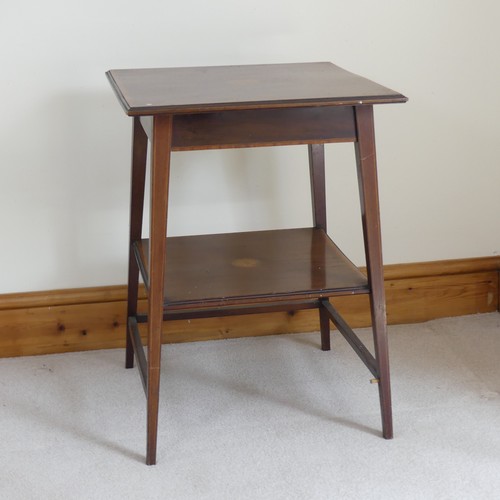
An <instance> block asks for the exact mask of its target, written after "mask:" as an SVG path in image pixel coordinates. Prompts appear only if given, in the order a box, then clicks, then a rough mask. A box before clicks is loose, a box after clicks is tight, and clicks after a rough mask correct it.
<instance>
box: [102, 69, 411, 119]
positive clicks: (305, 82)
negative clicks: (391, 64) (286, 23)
mask: <svg viewBox="0 0 500 500" xmlns="http://www.w3.org/2000/svg"><path fill="white" fill-rule="evenodd" d="M106 75H107V77H108V79H109V81H110V83H111V85H112V87H113V90H114V91H115V93H116V95H117V97H118V99H119V101H120V103H121V104H122V106H123V108H124V110H125V112H126V113H127V115H129V116H144V115H156V114H164V113H172V114H178V113H200V112H208V111H229V110H243V109H261V108H283V107H302V106H347V105H349V106H352V105H359V104H383V103H394V102H406V101H407V98H406V97H405V96H403V95H402V94H399V93H398V92H395V91H394V90H391V89H389V88H386V87H383V86H382V85H379V84H377V83H375V82H373V81H371V80H368V79H366V78H363V77H361V76H358V75H355V74H354V73H351V72H349V71H346V70H344V69H342V68H340V67H338V66H336V65H334V64H332V63H330V62H316V63H292V64H262V65H245V66H208V67H186V68H150V69H115V70H110V71H108V72H107V73H106Z"/></svg>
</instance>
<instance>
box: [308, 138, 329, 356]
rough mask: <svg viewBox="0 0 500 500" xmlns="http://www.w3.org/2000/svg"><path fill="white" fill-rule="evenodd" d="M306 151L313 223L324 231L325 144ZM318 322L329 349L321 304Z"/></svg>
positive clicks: (325, 345)
mask: <svg viewBox="0 0 500 500" xmlns="http://www.w3.org/2000/svg"><path fill="white" fill-rule="evenodd" d="M308 152H309V175H310V178H311V202H312V209H313V225H314V227H317V228H321V229H323V230H324V231H325V232H326V188H325V145H324V144H309V145H308ZM326 300H328V299H326ZM319 324H320V330H321V349H322V350H323V351H329V350H330V318H329V316H328V314H327V312H326V311H325V310H324V308H323V307H322V306H321V305H320V307H319Z"/></svg>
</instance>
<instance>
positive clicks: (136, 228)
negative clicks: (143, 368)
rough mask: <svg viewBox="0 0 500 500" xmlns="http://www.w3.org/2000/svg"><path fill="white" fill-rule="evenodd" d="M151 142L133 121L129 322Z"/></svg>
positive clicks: (128, 357)
mask: <svg viewBox="0 0 500 500" xmlns="http://www.w3.org/2000/svg"><path fill="white" fill-rule="evenodd" d="M147 150H148V138H147V136H146V133H145V132H144V129H143V128H142V125H141V123H140V120H139V118H134V125H133V131H132V174H131V178H132V180H131V186H132V187H131V195H130V240H129V258H128V261H129V262H128V297H127V318H129V317H131V316H136V314H137V299H138V289H139V267H138V265H137V261H136V259H135V256H134V253H133V251H132V244H133V243H134V241H137V240H139V239H140V238H141V235H142V216H143V210H144V182H145V178H146V157H147ZM126 338H127V347H126V354H125V366H126V368H132V367H133V366H134V348H133V346H132V339H131V338H130V333H129V331H128V328H127V337H126Z"/></svg>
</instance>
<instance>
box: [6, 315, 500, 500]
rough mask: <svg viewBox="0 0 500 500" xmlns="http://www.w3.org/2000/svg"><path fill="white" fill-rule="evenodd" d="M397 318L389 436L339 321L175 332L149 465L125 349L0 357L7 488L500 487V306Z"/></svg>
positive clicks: (262, 495)
mask: <svg viewBox="0 0 500 500" xmlns="http://www.w3.org/2000/svg"><path fill="white" fill-rule="evenodd" d="M389 331H390V351H391V368H392V387H393V406H394V424H395V438H394V439H393V440H391V441H386V440H384V439H383V438H381V437H380V428H381V426H380V415H379V405H378V393H377V386H376V385H372V384H370V383H369V380H370V378H371V374H370V373H369V372H368V370H367V369H366V368H365V367H364V365H363V364H362V363H361V361H359V359H358V358H357V357H356V355H355V354H354V352H352V351H351V349H350V347H349V346H348V344H347V342H345V340H344V339H343V338H342V337H341V336H340V335H339V334H338V332H333V336H332V351H330V352H322V351H321V350H320V349H319V335H318V334H298V335H284V336H273V337H263V338H248V339H238V340H226V341H212V342H201V343H192V344H178V345H169V346H164V349H163V359H162V363H163V372H162V385H161V408H160V428H159V440H158V464H157V465H156V466H151V467H148V466H146V465H145V464H144V453H145V397H144V394H143V390H142V386H141V382H140V379H139V375H138V372H137V370H136V369H134V370H125V369H124V368H123V358H124V352H123V350H108V351H95V352H86V353H75V354H63V355H51V356H37V357H26V358H11V359H0V446H1V452H0V498H1V499H5V500H11V499H23V500H26V499H51V500H57V499H61V500H68V499H115V498H116V499H173V500H182V499H216V500H219V499H220V500H222V499H228V500H229V499H231V500H240V499H249V500H250V499H252V500H257V499H269V500H278V499H286V500H289V499H305V500H306V499H307V500H312V499H342V500H343V499H398V500H401V499H425V500H429V499H453V500H457V499H500V315H499V314H496V313H494V314H484V315H476V316H466V317H461V318H451V319H444V320H438V321H433V322H429V323H424V324H419V325H402V326H393V327H390V330H389ZM358 334H359V336H360V337H361V338H362V339H364V340H365V341H366V342H368V339H369V338H370V333H369V331H368V330H358Z"/></svg>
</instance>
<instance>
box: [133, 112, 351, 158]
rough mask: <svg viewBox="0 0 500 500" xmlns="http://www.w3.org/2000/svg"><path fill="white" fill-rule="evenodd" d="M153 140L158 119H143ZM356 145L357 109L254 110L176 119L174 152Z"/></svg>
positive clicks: (174, 124) (187, 115) (200, 114)
mask: <svg viewBox="0 0 500 500" xmlns="http://www.w3.org/2000/svg"><path fill="white" fill-rule="evenodd" d="M140 120H141V124H142V126H143V128H144V130H145V131H146V133H147V135H148V137H149V138H150V139H151V137H152V131H153V126H154V120H155V118H154V117H152V116H142V117H141V119H140ZM354 141H356V120H355V114H354V107H353V106H324V107H314V106H312V107H301V108H286V109H282V108H276V109H252V110H243V111H241V110H239V111H219V112H214V113H196V114H179V115H174V117H173V133H172V150H174V151H189V150H199V149H226V148H246V147H260V146H278V145H291V144H314V143H330V142H354Z"/></svg>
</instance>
